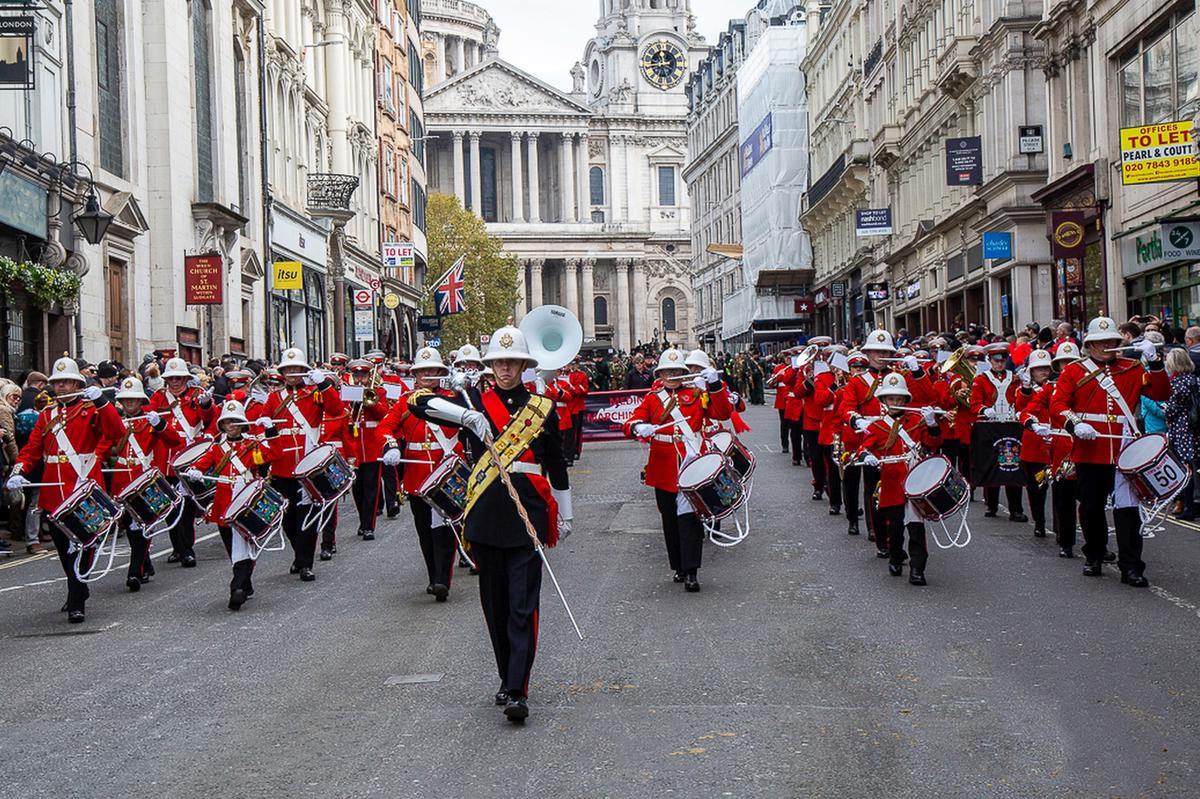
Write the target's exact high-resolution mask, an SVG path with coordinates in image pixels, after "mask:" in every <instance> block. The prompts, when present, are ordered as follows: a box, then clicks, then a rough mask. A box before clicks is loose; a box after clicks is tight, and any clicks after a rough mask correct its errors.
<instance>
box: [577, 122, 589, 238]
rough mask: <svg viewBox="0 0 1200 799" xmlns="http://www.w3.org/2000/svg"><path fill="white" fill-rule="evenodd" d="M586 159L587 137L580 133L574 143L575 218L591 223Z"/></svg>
mask: <svg viewBox="0 0 1200 799" xmlns="http://www.w3.org/2000/svg"><path fill="white" fill-rule="evenodd" d="M588 158H589V156H588V135H587V134H586V133H580V134H579V137H578V141H577V142H576V143H575V199H576V205H575V208H576V210H575V218H576V219H577V220H579V221H580V222H590V221H592V214H591V207H592V203H591V191H590V188H591V185H590V182H589V181H588Z"/></svg>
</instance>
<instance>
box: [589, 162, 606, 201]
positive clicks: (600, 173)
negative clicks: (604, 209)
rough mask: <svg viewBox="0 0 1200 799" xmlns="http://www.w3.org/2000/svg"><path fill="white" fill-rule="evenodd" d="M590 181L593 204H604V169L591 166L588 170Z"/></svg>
mask: <svg viewBox="0 0 1200 799" xmlns="http://www.w3.org/2000/svg"><path fill="white" fill-rule="evenodd" d="M588 179H589V181H590V190H591V195H592V205H604V170H603V169H601V168H600V167H598V166H594V167H592V168H591V171H590V172H588Z"/></svg>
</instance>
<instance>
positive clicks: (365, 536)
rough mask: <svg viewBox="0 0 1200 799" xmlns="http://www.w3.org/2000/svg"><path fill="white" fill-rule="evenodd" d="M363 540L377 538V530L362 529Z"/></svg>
mask: <svg viewBox="0 0 1200 799" xmlns="http://www.w3.org/2000/svg"><path fill="white" fill-rule="evenodd" d="M389 518H390V516H389ZM362 540H363V541H374V540H375V531H374V530H363V531H362Z"/></svg>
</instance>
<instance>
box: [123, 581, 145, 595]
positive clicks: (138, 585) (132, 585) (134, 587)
mask: <svg viewBox="0 0 1200 799" xmlns="http://www.w3.org/2000/svg"><path fill="white" fill-rule="evenodd" d="M125 587H126V588H128V589H129V592H130V593H134V594H136V593H137V592H138V591H141V590H142V581H141V580H139V579H138V578H136V577H126V578H125Z"/></svg>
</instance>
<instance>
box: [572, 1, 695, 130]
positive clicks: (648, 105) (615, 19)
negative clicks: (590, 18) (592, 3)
mask: <svg viewBox="0 0 1200 799" xmlns="http://www.w3.org/2000/svg"><path fill="white" fill-rule="evenodd" d="M691 5H692V4H691V0H600V19H599V21H598V22H597V23H596V32H597V33H596V36H595V38H593V39H592V40H591V41H590V42H588V44H587V47H586V48H585V49H584V57H583V62H582V63H583V68H584V71H585V75H586V81H585V88H584V91H585V94H586V98H587V104H588V105H589V106H591V107H592V108H595V109H597V110H601V109H604V110H606V111H607V112H608V113H609V114H630V113H636V114H644V115H649V116H668V117H674V116H679V117H684V116H686V115H687V98H686V96H685V95H684V91H683V87H684V84H685V83H686V81H687V76H688V73H690V72H691V71H692V69H693V68H694V67H695V65H696V64H698V63H699V62H700V61H701V60H702V59H703V58H704V56H705V55H706V53H707V48H706V47H705V46H704V40H703V39H702V38H701V37H700V36H699V35H697V34H696V32H695V18H694V17H693V15H692V8H691Z"/></svg>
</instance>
